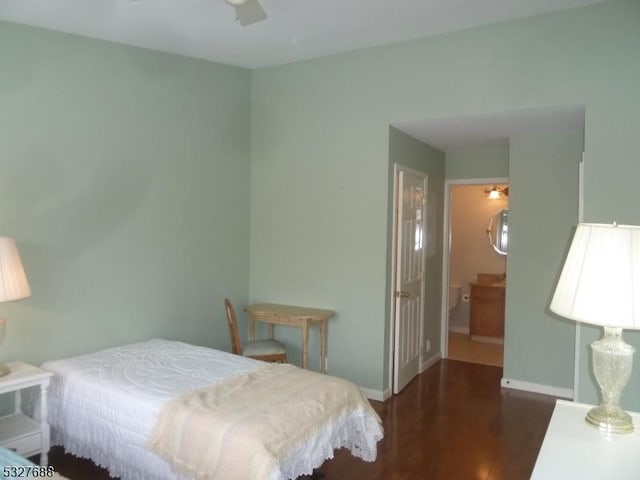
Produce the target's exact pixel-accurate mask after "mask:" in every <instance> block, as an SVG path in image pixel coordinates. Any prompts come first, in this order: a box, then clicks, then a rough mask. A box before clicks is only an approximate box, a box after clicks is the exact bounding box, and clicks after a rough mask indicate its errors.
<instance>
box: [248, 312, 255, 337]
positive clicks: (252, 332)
mask: <svg viewBox="0 0 640 480" xmlns="http://www.w3.org/2000/svg"><path fill="white" fill-rule="evenodd" d="M255 339H256V321H255V319H254V318H253V315H251V314H249V341H253V340H255Z"/></svg>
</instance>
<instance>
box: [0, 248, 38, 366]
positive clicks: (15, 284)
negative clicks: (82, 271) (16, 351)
mask: <svg viewBox="0 0 640 480" xmlns="http://www.w3.org/2000/svg"><path fill="white" fill-rule="evenodd" d="M30 295H31V290H30V289H29V283H28V282H27V276H26V275H25V273H24V267H23V266H22V261H21V260H20V254H19V253H18V247H17V246H16V242H15V240H14V239H13V238H9V237H0V302H8V301H10V300H19V299H20V298H25V297H28V296H30ZM6 328H7V323H6V320H5V319H4V318H2V317H0V344H1V343H2V342H3V341H4V337H5V333H6ZM9 372H10V370H9V367H8V366H6V365H5V364H3V363H0V377H3V376H5V375H8V374H9Z"/></svg>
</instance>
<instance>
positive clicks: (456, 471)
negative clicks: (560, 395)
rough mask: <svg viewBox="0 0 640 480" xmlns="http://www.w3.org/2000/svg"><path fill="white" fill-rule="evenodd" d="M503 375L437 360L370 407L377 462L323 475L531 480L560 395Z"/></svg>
mask: <svg viewBox="0 0 640 480" xmlns="http://www.w3.org/2000/svg"><path fill="white" fill-rule="evenodd" d="M501 377H502V368H500V367H492V366H487V365H479V364H473V363H465V362H460V361H455V360H442V361H440V362H438V363H437V364H436V365H434V366H433V367H431V368H430V369H429V370H427V371H426V372H424V373H423V374H421V375H420V376H418V377H417V378H416V379H414V380H413V381H412V382H411V383H410V384H409V385H408V386H407V387H406V388H405V389H404V390H403V391H402V393H401V394H400V395H397V396H394V397H393V398H391V399H389V400H387V401H386V402H384V403H382V402H371V403H372V405H373V406H374V408H375V409H376V411H377V412H378V413H379V414H380V417H381V418H382V421H383V424H384V428H385V437H384V439H383V440H382V441H381V442H380V443H379V444H378V459H377V460H376V461H375V462H373V463H366V462H363V461H361V460H359V459H356V458H354V457H352V456H351V454H350V453H349V452H348V451H345V450H340V451H338V452H336V456H335V458H333V459H331V460H328V461H327V462H325V463H324V465H322V467H321V468H320V469H319V472H321V473H322V474H323V475H324V479H325V480H352V479H355V480H426V479H429V480H520V479H522V480H526V479H528V478H529V477H530V475H531V471H532V470H533V466H534V464H535V460H536V456H537V455H538V451H539V449H540V445H541V444H542V440H543V438H544V434H545V432H546V429H547V425H548V423H549V419H550V418H551V413H552V411H553V406H554V402H555V398H553V397H548V396H545V395H537V394H530V393H525V392H518V391H515V390H506V389H501V388H500V379H501ZM50 463H51V465H53V466H54V467H55V468H56V471H58V472H59V473H60V474H61V475H64V476H67V477H68V478H70V479H71V480H85V479H87V480H88V479H90V480H107V479H109V478H110V477H109V475H108V474H107V473H106V472H105V471H104V470H103V469H100V468H99V467H97V466H95V465H94V464H93V463H92V462H91V461H89V460H83V459H78V458H75V457H73V456H72V455H69V454H67V453H65V452H64V451H63V450H62V449H60V448H59V447H56V448H54V449H52V451H51V453H50ZM123 480H126V479H123Z"/></svg>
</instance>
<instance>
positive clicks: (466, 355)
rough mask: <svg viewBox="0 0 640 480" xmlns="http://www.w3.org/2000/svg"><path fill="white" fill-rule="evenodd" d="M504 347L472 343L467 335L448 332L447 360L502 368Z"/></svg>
mask: <svg viewBox="0 0 640 480" xmlns="http://www.w3.org/2000/svg"><path fill="white" fill-rule="evenodd" d="M503 356H504V346H503V345H496V344H493V343H484V342H473V341H471V339H470V338H469V335H467V334H464V333H457V332H449V359H450V360H461V361H463V362H471V363H481V364H483V365H493V366H496V367H502V358H503Z"/></svg>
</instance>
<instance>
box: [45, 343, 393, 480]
mask: <svg viewBox="0 0 640 480" xmlns="http://www.w3.org/2000/svg"><path fill="white" fill-rule="evenodd" d="M42 367H43V368H45V369H47V370H50V371H52V372H54V373H55V375H54V377H53V378H52V381H51V385H50V387H49V390H48V404H49V422H50V424H51V432H52V443H53V444H54V445H62V446H63V447H64V448H65V450H66V451H67V452H70V453H72V454H74V455H77V456H80V457H86V458H91V459H92V460H93V461H94V462H95V463H96V464H98V465H101V466H103V467H105V468H107V469H108V470H109V473H110V474H111V475H112V476H117V477H120V478H121V479H123V480H125V479H126V480H147V479H149V480H150V479H153V480H162V479H167V480H177V479H184V478H198V479H216V478H219V479H220V480H230V479H231V478H237V479H244V480H261V479H264V480H281V479H287V478H296V477H297V476H299V475H304V474H310V473H311V472H312V470H313V469H314V468H316V467H318V466H320V465H321V464H322V463H323V462H324V460H325V459H327V458H331V457H332V456H333V451H334V450H335V449H337V448H342V447H345V448H348V449H349V450H350V451H351V452H352V454H354V455H355V456H358V457H360V458H362V459H363V460H365V461H373V460H375V458H376V448H377V442H378V440H380V439H381V438H382V435H383V431H382V427H381V424H380V419H379V417H378V415H377V414H376V413H375V411H374V410H373V408H372V407H371V405H370V404H369V403H368V401H367V400H366V398H365V397H364V396H363V395H362V393H361V392H360V390H359V389H358V387H356V386H355V385H353V384H352V383H350V382H347V381H345V380H341V379H337V378H335V377H330V376H328V375H321V374H319V373H315V372H309V371H306V370H302V369H299V368H297V367H293V366H291V365H279V366H276V365H272V364H265V363H264V362H261V361H258V360H253V359H250V358H245V357H240V356H237V355H232V354H230V353H226V352H222V351H218V350H214V349H210V348H205V347H199V346H194V345H190V344H186V343H182V342H176V341H170V340H163V339H153V340H148V341H145V342H139V343H134V344H130V345H125V346H121V347H115V348H110V349H106V350H102V351H99V352H96V353H91V354H87V355H81V356H77V357H72V358H66V359H61V360H54V361H49V362H45V363H44V364H43V365H42ZM261 379H262V382H263V383H262V387H261V386H260V381H261ZM265 379H266V380H265ZM274 381H275V382H276V384H277V385H278V386H277V388H276V389H275V390H274V391H273V392H267V391H266V390H264V389H263V390H261V388H264V385H265V384H267V383H271V382H274ZM318 382H319V383H318ZM325 382H333V385H329V386H328V387H326V390H325V386H324V384H325ZM331 388H333V390H331ZM253 389H255V390H253ZM287 389H288V390H287ZM289 390H290V391H289ZM285 391H286V395H285ZM346 392H351V393H349V396H350V399H349V400H348V397H347V393H346ZM283 396H284V397H283ZM354 399H355V400H354ZM203 402H205V403H206V402H209V403H210V404H208V405H204V404H203ZM267 406H268V410H263V409H262V408H263V407H264V408H267ZM205 407H206V408H205ZM235 407H238V408H239V409H240V411H239V412H238V411H233V410H234V408H235ZM325 407H326V408H325ZM252 409H255V410H256V411H255V412H254V411H251V412H250V411H249V410H252ZM295 409H300V411H299V412H296V414H295V415H291V413H293V412H294V410H295ZM279 410H281V411H279ZM305 412H310V413H311V414H312V415H313V420H309V421H308V422H307V424H306V425H301V426H300V427H296V429H295V430H293V431H292V430H290V428H291V425H290V421H289V420H285V421H282V419H283V418H285V419H286V418H287V415H289V417H288V418H289V419H290V418H291V417H295V418H297V417H298V416H300V417H301V418H302V416H303V415H304V414H305ZM171 414H173V416H171ZM283 414H284V417H283V416H282V415H283ZM234 415H235V416H234ZM274 419H276V420H277V423H274V421H275V420H274ZM205 420H206V421H207V422H209V423H205ZM241 421H242V422H245V423H244V424H241V423H240V422H241ZM225 422H226V423H225ZM269 422H271V424H269ZM272 425H275V426H276V430H279V429H280V426H282V427H283V430H282V431H276V432H271V433H270V431H268V428H267V427H269V428H270V426H272ZM205 426H206V428H205ZM186 428H192V429H193V428H195V429H196V430H195V431H194V430H185V429H186ZM198 429H199V430H198ZM256 429H257V431H258V434H255V435H256V436H255V438H254V431H255V430H256ZM287 429H289V430H287ZM265 432H266V435H267V436H266V437H264V436H260V435H265ZM295 432H304V434H302V433H301V434H297V433H295ZM276 434H279V435H281V436H284V437H286V438H284V439H282V440H283V441H284V440H286V441H287V442H288V443H286V442H284V443H283V441H281V440H280V439H277V438H276V439H275V440H274V437H273V435H276ZM163 435H164V436H163ZM203 435H206V437H205V436H203ZM269 435H271V436H269ZM265 438H266V439H267V440H268V443H267V444H264V445H263V444H261V442H262V441H263V439H265ZM267 440H265V442H266V441H267ZM263 443H264V442H263ZM274 445H277V448H274V447H273V446H274ZM216 446H217V447H216ZM214 448H217V449H214ZM172 449H173V451H172ZM152 450H153V451H152ZM196 450H197V451H196ZM200 450H202V451H200ZM196 453H197V454H198V455H199V457H198V458H195V457H194V456H197V455H196ZM180 455H182V456H180ZM260 455H262V457H259V456H260ZM161 457H162V458H161ZM212 458H215V459H216V462H213V461H212V460H211V459H212ZM258 458H262V459H264V462H262V463H261V464H260V465H259V467H260V468H261V470H251V469H250V468H254V466H255V465H253V464H252V463H251V462H249V461H248V460H249V459H252V462H253V459H258ZM198 462H199V463H198ZM212 462H213V463H212ZM233 462H235V463H233ZM254 463H255V462H254ZM191 464H193V465H191ZM250 464H251V465H250ZM249 467H250V468H249ZM265 469H266V470H265ZM258 471H259V472H260V473H259V474H258V473H257V472H258Z"/></svg>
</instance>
